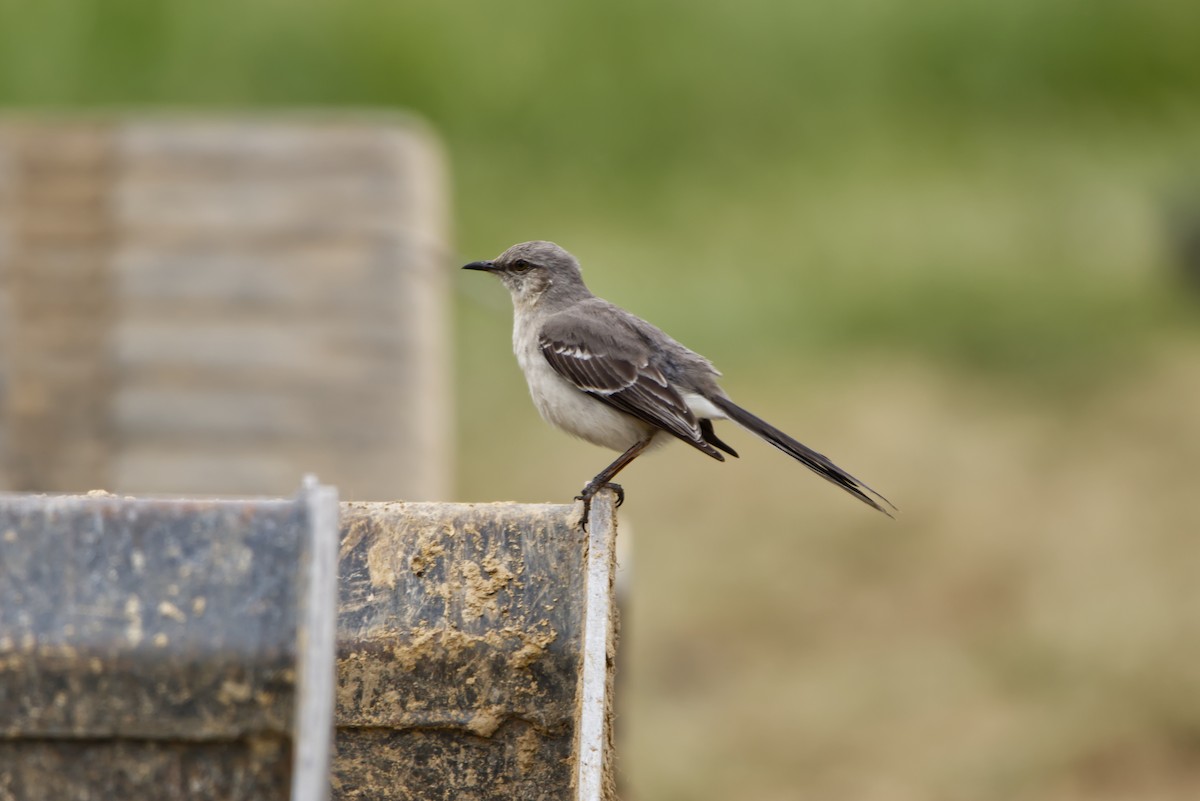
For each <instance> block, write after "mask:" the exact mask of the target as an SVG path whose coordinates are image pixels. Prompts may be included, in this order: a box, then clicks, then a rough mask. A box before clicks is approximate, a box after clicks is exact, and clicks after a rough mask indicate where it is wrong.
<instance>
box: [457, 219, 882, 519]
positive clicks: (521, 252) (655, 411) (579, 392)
mask: <svg viewBox="0 0 1200 801" xmlns="http://www.w3.org/2000/svg"><path fill="white" fill-rule="evenodd" d="M463 269H464V270H482V271H484V272H488V273H491V274H492V275H495V276H496V277H498V278H499V279H500V280H501V281H502V282H503V283H504V285H505V286H506V287H508V291H509V292H511V293H512V300H513V352H514V353H516V355H517V362H518V363H519V364H520V366H521V370H522V372H524V373H525V380H526V381H527V382H528V383H529V392H530V394H531V395H532V396H533V402H534V405H536V406H537V409H538V412H539V413H541V415H542V418H543V419H545V420H546V421H547V422H549V423H552V424H553V425H555V426H557V427H559V428H561V429H562V430H564V431H566V432H567V433H568V434H572V435H574V436H576V437H579V438H581V439H585V440H587V441H588V442H591V443H593V444H596V445H602V446H604V447H606V448H611V449H612V450H615V451H619V452H620V453H621V455H620V456H618V457H617V459H616V461H614V462H613V463H612V464H610V465H609V466H608V467H606V468H604V470H602V471H600V473H599V474H598V475H597V476H596V477H595V478H593V479H592V480H591V481H589V482H588V483H587V485H586V486H585V487H584V488H583V490H582V492H581V493H580V495H579V496H578V499H579V500H582V501H583V502H584V504H585V506H586V505H588V504H590V502H591V499H592V496H593V495H595V494H596V493H597V492H598V491H600V489H602V488H604V487H611V488H612V489H614V490H615V491H616V492H617V495H618V498H619V499H620V500H624V491H623V490H622V489H621V487H619V486H618V485H616V484H612V483H611V482H612V480H613V478H615V477H616V475H617V473H619V472H620V471H621V469H622V468H624V467H625V466H626V465H628V464H629V463H630V462H632V461H633V460H634V459H635V458H637V456H638V455H639V454H640V453H642V451H644V450H646V449H647V448H649V447H650V446H651V445H657V444H659V443H661V442H665V441H669V438H670V437H672V436H673V437H676V438H678V439H681V440H683V441H684V442H686V443H687V444H689V445H691V446H692V447H693V448H695V449H696V450H698V451H702V452H703V453H706V454H708V455H709V456H711V457H712V458H714V459H716V460H718V461H722V462H723V461H725V457H724V456H723V455H722V451H724V452H725V453H727V454H729V455H730V456H737V453H736V452H735V451H734V450H733V448H731V447H729V446H728V445H727V444H725V443H724V442H722V441H721V440H720V439H719V438H718V437H717V435H716V432H715V431H714V430H713V421H714V420H726V419H728V420H733V421H734V422H735V423H737V424H738V425H740V426H742V427H743V428H746V429H748V430H750V431H751V432H753V433H755V434H757V435H758V436H759V437H762V438H763V439H765V440H766V441H767V442H769V443H771V444H772V445H774V446H775V447H776V448H778V449H779V450H781V451H783V452H784V453H786V454H787V455H788V456H791V457H792V458H793V459H796V460H797V461H799V462H800V463H801V464H803V465H804V466H805V467H807V468H808V469H809V470H812V471H813V472H814V473H816V474H818V475H819V476H821V477H822V478H824V479H826V480H827V481H831V482H833V483H834V484H836V485H838V486H839V487H841V488H842V489H844V490H845V491H846V492H848V493H850V494H851V495H853V496H854V497H855V498H858V499H859V500H860V501H862V502H863V503H865V504H867V505H868V506H870V507H872V508H873V509H878V510H879V511H880V512H883V513H884V514H886V515H888V516H889V517H891V513H890V512H889V511H888V510H887V509H885V508H884V507H883V506H881V505H880V504H879V503H878V502H877V501H876V498H878V499H879V500H880V501H882V502H883V503H884V504H887V506H889V507H891V508H892V509H895V508H896V507H895V506H894V505H892V503H891V501H889V500H888V499H887V498H885V497H883V496H882V495H880V494H879V493H878V492H876V491H875V490H873V489H871V488H870V487H868V486H867V485H866V484H864V483H862V482H861V481H859V480H858V479H856V478H855V477H854V476H852V475H850V474H849V473H847V472H846V471H845V470H842V469H841V468H840V467H838V466H837V465H835V464H834V463H833V462H831V461H830V460H829V459H828V458H826V457H825V456H823V455H821V454H819V453H817V452H816V451H814V450H812V449H811V448H808V447H806V446H805V445H802V444H801V443H799V442H797V441H796V440H794V439H792V438H791V437H789V436H788V435H787V434H785V433H783V432H782V431H780V430H779V429H778V428H775V427H774V426H773V425H771V424H770V423H768V422H766V421H765V420H763V419H761V418H759V417H756V416H755V415H753V414H751V413H750V412H748V411H746V410H745V409H743V408H742V407H740V406H738V405H737V404H735V403H734V402H733V401H731V400H730V399H729V396H728V395H726V394H725V392H724V391H723V390H722V389H721V387H720V386H718V385H717V377H718V376H720V375H721V374H720V373H719V372H717V370H716V368H714V367H713V366H712V363H711V362H710V361H709V360H708V359H706V358H704V357H703V356H701V355H700V354H698V353H694V352H693V351H691V350H688V349H687V348H685V347H684V346H683V345H681V344H679V343H678V342H676V341H675V340H674V339H672V338H671V337H669V336H667V335H666V334H665V333H663V332H662V331H660V330H659V329H658V328H655V327H654V326H652V325H650V323H647V322H646V321H645V320H642V319H641V318H639V317H636V316H634V315H632V314H630V313H629V312H627V311H625V310H624V309H622V308H620V307H618V306H614V305H613V304H611V303H609V302H608V301H606V300H602V299H600V298H598V297H596V296H595V295H593V294H592V293H591V292H590V291H588V288H587V286H585V285H584V283H583V275H582V273H581V271H580V268H579V262H578V261H577V260H576V258H575V257H574V256H572V255H571V254H570V253H568V252H567V251H565V250H563V249H562V248H560V247H559V246H558V245H556V244H554V243H553V242H540V241H539V242H523V243H521V244H519V245H513V246H512V247H511V248H509V249H508V250H506V251H504V252H503V253H501V254H500V255H499V256H497V257H496V258H495V259H493V260H492V261H474V262H471V263H470V264H467V265H465V266H464V267H463ZM872 496H874V497H872Z"/></svg>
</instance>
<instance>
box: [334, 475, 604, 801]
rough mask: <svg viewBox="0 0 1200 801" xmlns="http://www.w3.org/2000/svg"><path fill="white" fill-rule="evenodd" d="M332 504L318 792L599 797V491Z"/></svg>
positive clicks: (525, 800) (529, 799) (527, 799)
mask: <svg viewBox="0 0 1200 801" xmlns="http://www.w3.org/2000/svg"><path fill="white" fill-rule="evenodd" d="M577 514H578V507H570V506H547V505H523V504H480V505H466V504H359V503H346V504H342V517H341V528H342V552H341V560H340V571H339V572H340V610H339V615H338V696H337V726H338V733H337V754H336V757H335V759H334V796H335V797H337V798H344V799H406V800H407V799H443V798H454V799H464V801H471V800H472V799H480V800H482V799H521V800H522V801H536V800H537V799H547V801H548V800H549V799H556V800H557V799H566V798H574V799H588V800H589V801H599V799H602V798H604V799H611V798H615V795H614V793H613V787H612V770H613V766H612V754H611V736H612V728H611V726H612V716H611V680H612V656H613V650H614V649H615V637H616V621H615V612H614V610H615V605H614V603H613V594H612V593H613V587H612V580H613V575H614V571H615V560H614V548H613V546H614V541H615V536H616V529H615V514H614V508H613V502H612V496H611V495H609V494H605V495H603V496H601V497H600V498H598V499H597V501H596V502H595V503H594V505H593V510H592V516H591V519H590V522H589V526H588V530H587V531H585V530H584V529H583V528H582V527H581V526H580V525H579V524H578V521H577V520H576V519H573V518H572V515H577Z"/></svg>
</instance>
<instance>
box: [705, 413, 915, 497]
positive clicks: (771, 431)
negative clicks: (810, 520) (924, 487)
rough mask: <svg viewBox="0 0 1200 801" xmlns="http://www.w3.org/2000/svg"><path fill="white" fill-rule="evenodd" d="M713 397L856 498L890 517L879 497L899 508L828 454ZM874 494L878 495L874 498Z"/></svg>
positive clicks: (735, 416) (744, 424)
mask: <svg viewBox="0 0 1200 801" xmlns="http://www.w3.org/2000/svg"><path fill="white" fill-rule="evenodd" d="M709 400H711V401H712V403H713V404H714V405H715V406H716V407H717V408H718V409H720V410H721V411H723V412H724V413H725V414H727V415H729V419H730V420H733V421H734V422H735V423H737V424H738V425H740V426H741V427H742V428H745V429H747V430H749V431H752V432H753V433H755V434H757V435H758V436H760V437H762V438H763V439H765V440H766V441H767V442H769V443H771V444H772V445H774V446H775V447H776V448H778V449H779V450H781V451H783V452H784V453H786V454H787V455H788V456H790V457H792V458H793V459H795V460H796V461H798V462H800V463H801V464H803V465H804V466H805V467H807V468H808V469H809V470H811V471H813V472H814V473H816V474H817V475H819V476H821V478H824V479H825V480H826V481H830V482H832V483H834V484H837V485H838V486H839V487H841V488H842V489H844V490H845V491H846V492H848V493H850V494H851V495H853V496H854V497H855V498H858V499H859V500H860V501H862V502H863V503H865V504H867V505H868V506H870V507H871V508H873V509H878V510H879V511H881V512H883V513H884V514H885V515H887V516H888V517H893V515H892V513H891V512H889V511H888V510H887V509H885V508H884V507H883V506H881V505H880V504H879V503H878V502H877V501H876V500H875V498H878V499H879V500H880V501H883V503H885V504H887V506H889V507H891V509H893V510H896V506H895V504H893V503H892V502H891V501H889V500H888V499H887V498H885V497H883V496H882V495H880V494H879V493H878V492H876V491H875V490H873V489H871V488H870V487H868V486H867V485H866V484H864V483H862V482H861V481H859V480H858V479H857V478H855V477H854V476H852V475H850V474H849V473H847V472H846V471H845V470H843V469H842V468H840V467H838V466H837V465H836V464H834V463H833V462H831V461H830V460H829V458H828V457H826V456H824V455H823V454H820V453H817V452H816V451H814V450H813V449H812V448H809V447H808V446H806V445H803V444H801V443H799V442H797V441H796V440H794V439H792V438H791V437H789V436H788V435H787V434H785V433H783V432H782V431H780V430H779V429H778V428H776V427H775V426H773V425H771V424H770V423H768V422H767V421H766V420H763V419H762V418H761V417H758V416H757V415H754V414H751V413H750V412H748V411H746V410H745V409H743V408H742V407H741V406H738V405H737V404H736V403H734V402H733V401H731V400H729V399H728V398H723V397H717V398H710V399H709ZM872 495H873V496H875V497H874V498H873V497H871V496H872ZM896 511H899V510H896Z"/></svg>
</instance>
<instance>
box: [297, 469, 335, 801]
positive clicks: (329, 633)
mask: <svg viewBox="0 0 1200 801" xmlns="http://www.w3.org/2000/svg"><path fill="white" fill-rule="evenodd" d="M299 500H300V502H301V503H303V504H304V506H305V512H306V515H305V517H306V518H307V523H308V526H307V530H306V532H305V535H306V536H307V537H308V542H307V543H306V547H305V549H304V552H305V554H306V559H305V560H304V564H303V567H302V569H303V571H304V578H303V585H302V586H303V592H304V596H303V598H302V600H301V603H302V604H303V606H302V608H301V609H300V642H299V643H297V655H298V660H297V661H298V672H297V676H298V681H297V697H296V717H295V736H294V738H293V740H292V792H291V799H292V801H326V800H327V799H328V798H329V789H330V770H331V767H332V765H331V760H332V754H333V736H334V725H333V707H334V697H335V694H336V679H335V674H336V656H337V654H336V652H337V614H338V585H337V567H338V540H339V531H338V492H337V488H336V487H330V486H324V485H322V484H320V483H318V481H317V478H316V476H313V475H308V476H305V477H304V483H303V485H302V486H301V488H300V499H299Z"/></svg>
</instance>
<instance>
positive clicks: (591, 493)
mask: <svg viewBox="0 0 1200 801" xmlns="http://www.w3.org/2000/svg"><path fill="white" fill-rule="evenodd" d="M602 489H610V490H612V491H613V492H615V493H617V506H618V507H620V506H621V504H623V503H625V488H624V487H622V486H621V485H620V484H613V483H612V482H609V483H607V484H596V483H594V482H588V485H587V486H586V487H584V488H583V490H582V491H580V493H579V494H578V495H576V496H575V500H577V501H583V514H584V516H585V517H586V516H587V513H588V511H589V510H590V509H591V508H592V498H594V497H595V495H596V493H597V492H599V491H600V490H602Z"/></svg>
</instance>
